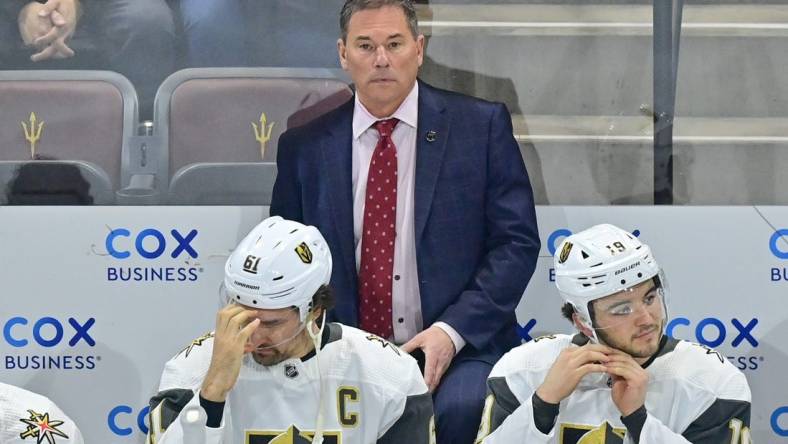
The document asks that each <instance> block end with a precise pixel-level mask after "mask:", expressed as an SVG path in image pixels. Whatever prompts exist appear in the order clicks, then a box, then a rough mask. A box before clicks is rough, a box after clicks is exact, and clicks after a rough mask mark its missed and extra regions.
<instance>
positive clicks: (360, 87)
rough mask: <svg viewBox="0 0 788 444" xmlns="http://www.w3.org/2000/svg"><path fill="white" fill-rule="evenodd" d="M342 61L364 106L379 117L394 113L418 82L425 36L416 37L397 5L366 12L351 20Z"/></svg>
mask: <svg viewBox="0 0 788 444" xmlns="http://www.w3.org/2000/svg"><path fill="white" fill-rule="evenodd" d="M337 47H338V49H339V60H340V63H341V64H342V68H343V69H344V70H345V71H347V72H348V73H349V74H350V77H351V78H352V79H353V83H355V85H356V92H357V93H358V96H359V99H360V100H361V103H363V104H364V106H365V107H366V108H367V109H368V110H369V111H370V112H371V113H372V114H374V115H375V116H376V117H386V116H389V115H391V114H392V113H394V111H396V109H397V108H398V107H399V105H400V104H401V103H402V101H403V100H405V97H406V96H407V95H408V93H409V92H410V90H411V89H412V88H413V85H414V83H415V82H416V75H417V73H418V70H419V66H421V62H422V59H423V56H424V36H422V35H419V36H418V37H416V38H414V37H413V34H412V33H411V32H410V28H409V27H408V21H407V19H406V17H405V12H404V11H403V10H402V8H400V7H397V6H383V7H381V8H378V9H366V10H362V11H359V12H356V13H355V14H353V15H352V16H351V17H350V22H349V23H348V29H347V42H345V41H342V39H339V41H338V42H337Z"/></svg>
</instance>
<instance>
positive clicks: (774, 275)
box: [769, 228, 788, 282]
mask: <svg viewBox="0 0 788 444" xmlns="http://www.w3.org/2000/svg"><path fill="white" fill-rule="evenodd" d="M769 250H771V251H772V254H773V255H774V257H776V258H777V259H782V260H788V228H783V229H781V230H777V231H775V232H774V234H772V236H771V237H770V238H769ZM771 280H772V282H786V281H788V267H784V266H783V267H772V269H771Z"/></svg>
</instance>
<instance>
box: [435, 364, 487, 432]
mask: <svg viewBox="0 0 788 444" xmlns="http://www.w3.org/2000/svg"><path fill="white" fill-rule="evenodd" d="M491 370H492V365H490V364H488V363H486V362H483V361H474V360H467V361H460V362H455V363H452V365H451V367H449V370H447V371H446V374H445V375H443V379H441V383H440V385H439V386H438V390H436V391H435V393H434V394H433V397H432V401H433V405H434V408H435V426H436V429H437V430H436V431H437V438H438V439H437V441H438V444H472V443H473V441H474V440H475V439H476V434H477V432H478V429H479V422H480V421H481V417H482V409H483V407H484V397H485V395H486V393H487V376H488V375H489V374H490V371H491Z"/></svg>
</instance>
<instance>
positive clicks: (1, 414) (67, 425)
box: [0, 383, 81, 443]
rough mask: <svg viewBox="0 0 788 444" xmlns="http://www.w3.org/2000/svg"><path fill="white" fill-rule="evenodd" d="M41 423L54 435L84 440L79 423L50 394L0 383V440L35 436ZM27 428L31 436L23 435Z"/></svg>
mask: <svg viewBox="0 0 788 444" xmlns="http://www.w3.org/2000/svg"><path fill="white" fill-rule="evenodd" d="M41 423H46V424H48V426H49V427H50V428H51V429H52V435H53V436H52V438H58V439H59V438H65V439H73V442H81V438H78V436H79V432H78V430H77V429H76V425H75V424H74V423H73V421H71V419H70V418H68V417H67V416H66V414H65V413H63V411H62V410H60V408H58V407H57V406H56V405H55V403H53V402H52V401H51V400H50V399H49V398H47V397H46V396H43V395H39V394H38V393H33V392H31V391H28V390H25V389H22V388H19V387H15V386H12V385H8V384H3V383H0V442H4V443H5V442H17V441H16V440H21V442H24V441H25V440H26V439H27V438H36V437H37V435H34V434H32V433H33V431H34V430H38V425H39V424H41ZM26 432H28V435H29V436H24V435H25V434H26ZM68 442H72V441H68Z"/></svg>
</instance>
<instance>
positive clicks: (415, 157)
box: [271, 0, 539, 444]
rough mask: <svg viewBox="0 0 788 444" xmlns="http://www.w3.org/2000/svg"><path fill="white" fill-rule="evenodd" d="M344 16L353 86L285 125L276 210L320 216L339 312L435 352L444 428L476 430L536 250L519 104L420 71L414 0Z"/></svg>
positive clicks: (383, 0)
mask: <svg viewBox="0 0 788 444" xmlns="http://www.w3.org/2000/svg"><path fill="white" fill-rule="evenodd" d="M340 27H341V32H342V35H341V38H340V39H339V41H338V42H337V46H338V50H339V58H340V63H341V65H342V67H343V69H345V70H346V71H347V72H348V73H349V74H350V76H351V78H352V79H353V82H354V84H355V87H356V95H355V97H354V99H352V100H350V101H348V102H347V103H345V104H344V105H342V106H340V107H339V108H337V109H336V110H334V111H331V112H329V113H327V114H325V115H323V116H321V117H319V118H317V119H315V120H313V121H312V122H310V123H308V124H306V125H305V126H302V127H298V128H294V129H291V130H289V131H287V132H286V133H285V134H283V135H282V136H281V138H280V139H279V147H278V159H277V164H278V170H279V172H278V176H277V180H276V184H275V185H274V191H273V199H272V203H271V214H272V215H281V216H282V217H284V218H287V219H293V220H297V221H301V222H303V223H305V224H309V225H314V226H316V227H318V228H319V229H320V231H321V232H322V233H323V235H324V236H325V238H326V241H327V242H328V244H329V246H330V248H331V251H332V254H333V255H334V264H335V265H334V269H333V273H332V277H331V285H332V286H333V287H334V289H335V291H336V294H337V299H338V300H337V305H336V309H335V310H334V312H333V317H334V319H336V320H338V321H340V322H343V323H346V324H349V325H355V326H359V327H361V328H362V329H365V330H369V331H371V332H373V333H376V334H378V335H380V336H383V337H385V338H388V339H390V340H392V341H394V342H395V343H396V344H403V345H402V349H403V350H405V351H407V352H410V353H414V354H415V353H423V354H424V358H425V363H424V378H425V381H426V383H427V385H428V386H429V387H430V390H432V391H433V393H434V395H433V396H434V404H435V414H436V423H437V432H438V442H439V443H441V444H442V443H471V442H473V439H474V437H475V434H476V428H477V427H478V424H479V420H480V417H481V410H482V406H483V403H484V395H485V378H486V377H487V375H488V374H489V372H490V370H491V369H492V365H493V364H494V363H495V362H496V361H497V360H498V358H499V357H500V356H501V355H502V354H503V353H505V352H506V351H508V350H509V349H510V348H511V347H513V346H514V345H516V344H517V343H518V339H517V334H516V329H515V322H516V319H515V314H514V309H515V307H516V305H517V303H518V301H519V300H520V297H521V295H522V294H523V291H524V290H525V287H526V285H527V283H528V280H529V279H530V277H531V275H532V274H533V271H534V267H535V264H536V258H537V254H538V251H539V237H538V234H537V226H536V216H535V211H534V203H533V195H532V192H531V186H530V182H529V180H528V174H527V172H526V170H525V165H524V164H523V160H522V157H521V155H520V152H519V148H518V145H517V143H516V141H515V140H514V137H513V134H512V125H511V118H510V116H509V113H508V111H507V110H506V108H505V106H503V105H502V104H497V103H491V102H486V101H483V100H479V99H475V98H472V97H468V96H463V95H460V94H456V93H452V92H448V91H442V90H438V89H435V88H432V87H430V86H429V85H427V84H425V83H423V82H420V81H417V79H416V76H417V73H418V69H419V66H420V65H421V63H422V60H423V56H424V52H423V51H424V36H423V35H420V34H419V33H418V29H417V22H416V14H415V11H414V9H413V5H412V3H411V1H410V0H347V1H346V3H345V5H344V7H343V9H342V13H341V18H340Z"/></svg>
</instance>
